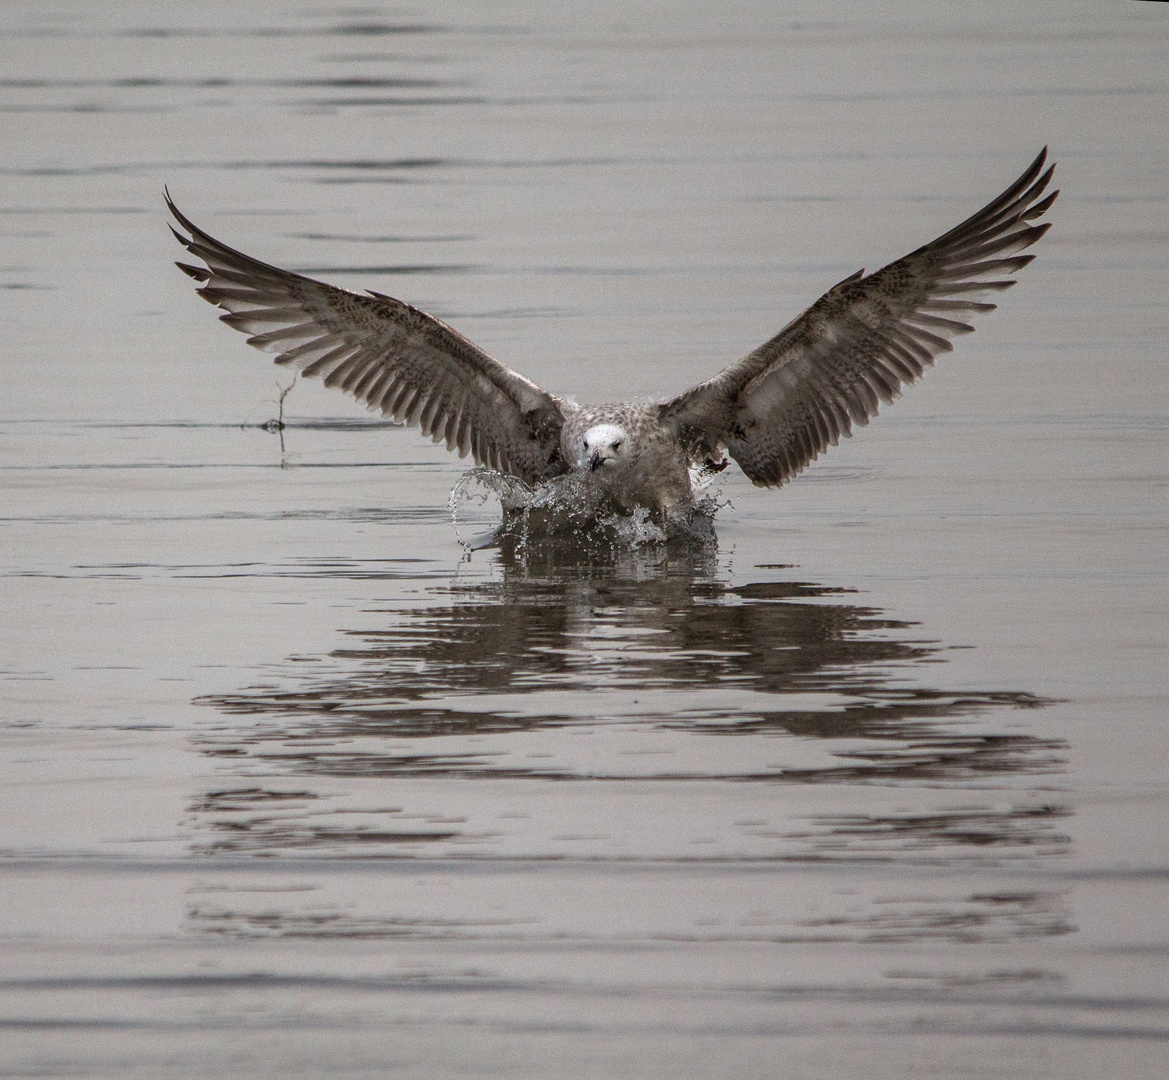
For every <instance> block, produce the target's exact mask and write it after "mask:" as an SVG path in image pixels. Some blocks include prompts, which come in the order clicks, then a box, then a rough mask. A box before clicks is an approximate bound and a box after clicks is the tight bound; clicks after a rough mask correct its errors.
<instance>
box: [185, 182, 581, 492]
mask: <svg viewBox="0 0 1169 1080" xmlns="http://www.w3.org/2000/svg"><path fill="white" fill-rule="evenodd" d="M166 204H167V206H168V207H169V208H170V212H171V213H172V214H173V215H174V217H175V220H176V221H177V222H178V224H179V225H180V226H181V227H182V228H183V229H184V230H185V231H186V232H187V233H188V234H189V235H188V236H184V235H183V234H182V233H180V232H178V231H176V230H175V229H173V228H172V230H171V231H172V232H173V233H174V234H175V237H176V238H177V239H178V241H179V243H181V244H182V245H183V247H185V248H186V249H187V250H188V251H189V252H190V253H191V254H192V255H194V256H195V257H196V258H197V259H200V260H202V262H204V263H206V269H204V268H203V267H200V266H188V265H186V264H184V263H178V264H177V265H178V267H179V269H180V270H182V271H184V273H187V274H189V275H190V276H191V277H193V278H194V279H195V280H196V281H200V282H205V283H206V284H204V285H203V287H202V288H201V289H199V290H198V292H199V295H200V296H202V297H203V299H204V300H206V301H208V302H209V303H212V304H216V305H218V306H219V307H221V308H224V309H225V310H226V311H227V312H228V314H226V315H221V316H220V319H221V320H222V321H223V322H225V323H227V325H228V326H231V327H233V328H234V329H236V330H242V331H243V332H244V333H246V334H250V335H251V336H250V337H249V338H248V344H249V345H254V346H255V347H256V348H257V349H264V350H266V351H269V352H276V353H278V354H279V355H277V357H276V363H278V364H284V365H287V366H289V367H294V368H296V369H297V370H299V371H300V372H301V374H303V375H306V376H314V377H317V378H322V379H324V381H325V385H326V386H336V387H338V388H339V389H341V390H344V391H346V392H347V393H349V394H352V395H353V396H354V397H355V398H357V399H358V400H359V401H362V402H364V403H365V404H366V405H367V406H368V407H369V408H371V409H378V410H380V411H381V413H382V415H383V416H392V417H393V418H394V419H395V420H399V421H401V422H403V423H405V424H406V425H407V426H413V425H414V424H417V425H418V426H419V427H421V428H422V432H423V434H424V435H430V436H431V437H432V438H433V439H434V441H435V442H440V441H443V440H445V441H446V444H447V448H448V449H450V450H455V449H457V450H458V452H459V456H460V457H464V456H466V455H467V454H468V453H470V454H472V455H473V456H474V458H475V460H476V461H477V462H478V463H479V464H481V465H487V466H488V467H490V468H493V469H498V470H499V471H500V472H506V473H510V474H512V475H513V476H518V477H519V478H520V479H521V480H523V481H525V482H526V483H529V484H534V483H538V482H539V481H541V480H544V479H547V478H548V477H551V476H557V475H559V474H560V473H562V472H565V471H566V470H567V468H568V466H567V464H566V463H565V461H564V459H563V456H562V454H561V450H560V429H561V427H562V426H563V424H564V405H563V403H562V402H561V400H560V399H559V398H557V397H554V396H553V395H552V394H549V393H548V392H547V391H546V390H542V389H541V388H540V387H539V386H537V385H536V384H535V383H533V382H531V381H529V380H528V379H525V378H524V377H523V376H522V375H520V374H519V373H518V372H515V371H512V370H511V368H509V367H506V366H505V365H503V364H501V363H500V362H499V361H498V360H494V359H492V357H490V356H488V355H487V353H485V352H483V350H482V349H479V348H478V347H477V346H475V345H473V344H472V343H471V342H470V341H468V340H467V339H466V338H465V337H463V336H462V335H461V334H459V333H457V332H456V331H454V330H452V329H451V328H450V327H449V326H447V325H446V324H445V323H442V322H440V321H439V320H438V319H435V318H433V317H431V316H430V315H427V314H426V313H425V312H423V311H419V310H418V309H417V308H414V307H411V306H410V305H409V304H405V303H403V302H402V301H401V300H395V299H393V298H392V297H389V296H382V295H381V294H380V293H373V292H371V293H370V294H369V295H368V296H365V295H362V294H361V293H355V292H350V291H349V290H347V289H339V288H336V287H335V286H333V285H326V284H325V283H324V282H321V281H314V280H313V279H312V278H307V277H302V276H301V275H300V274H293V273H290V272H289V271H287V270H280V269H278V268H277V267H275V266H269V265H267V264H266V263H262V262H259V261H258V260H256V259H252V258H249V257H248V256H247V255H244V254H241V253H240V252H238V251H235V250H233V249H232V248H229V247H228V246H227V245H226V244H221V243H220V242H219V241H218V240H216V239H215V238H214V237H212V236H209V235H208V234H207V233H205V232H203V230H202V229H200V228H198V227H196V226H195V225H193V224H192V223H191V222H190V221H188V220H187V218H185V217H184V216H183V215H182V214H181V213H180V212H179V210H178V209H177V207H176V206H175V204H174V203H173V202H172V201H171V198H170V194H169V193H167V195H166Z"/></svg>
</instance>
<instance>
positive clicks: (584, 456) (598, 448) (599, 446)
mask: <svg viewBox="0 0 1169 1080" xmlns="http://www.w3.org/2000/svg"><path fill="white" fill-rule="evenodd" d="M628 457H629V433H628V432H627V431H626V430H625V429H624V428H623V427H618V426H617V425H616V424H597V425H596V427H591V428H589V429H588V431H586V432H585V433H584V437H583V438H582V439H581V446H580V459H579V464H580V467H581V468H582V469H588V471H589V472H595V471H596V470H597V469H599V468H601V466H603V465H608V466H613V465H619V464H620V463H621V462H623V461H624V460H625V459H626V458H628Z"/></svg>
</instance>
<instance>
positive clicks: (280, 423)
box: [260, 372, 300, 469]
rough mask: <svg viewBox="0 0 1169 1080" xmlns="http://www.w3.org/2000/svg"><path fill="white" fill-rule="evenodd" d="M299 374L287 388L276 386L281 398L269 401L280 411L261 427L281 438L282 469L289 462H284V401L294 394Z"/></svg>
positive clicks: (296, 373)
mask: <svg viewBox="0 0 1169 1080" xmlns="http://www.w3.org/2000/svg"><path fill="white" fill-rule="evenodd" d="M299 374H300V373H299V372H293V375H292V382H290V383H289V384H288V385H287V386H281V385H280V384H279V383H277V384H276V389H277V390H278V391H280V397H278V398H269V399H268V400H269V401H271V402H272V404H273V405H275V406H276V408H277V410H278V411H277V413H276V419H275V420H265V421H264V423H262V424H261V425H260V427H261V428H263V429H264V431H275V432H276V433H277V434H278V435H279V436H280V467H281V468H282V469H283V468H284V467H285V465H287V462H286V461H285V460H284V428H285V427H286V426H287V425H286V424H285V423H284V399H285V398H286V397H288V395H289V394H290V393H291V392H292V388H293V387H294V386H295V385H296V380H297V377H298V376H299Z"/></svg>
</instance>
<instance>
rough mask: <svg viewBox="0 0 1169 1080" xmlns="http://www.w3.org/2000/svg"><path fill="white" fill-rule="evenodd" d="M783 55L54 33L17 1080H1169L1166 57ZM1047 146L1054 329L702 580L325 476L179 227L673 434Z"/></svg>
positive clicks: (873, 447)
mask: <svg viewBox="0 0 1169 1080" xmlns="http://www.w3.org/2000/svg"><path fill="white" fill-rule="evenodd" d="M778 7H779V5H774V4H771V3H763V2H760V3H754V4H752V3H726V2H720V3H717V4H715V3H708V4H694V5H688V6H687V11H686V12H685V13H682V12H680V10H675V9H674V7H672V6H671V5H663V4H652V3H629V2H622V3H620V4H592V5H588V6H587V10H583V9H582V8H581V6H580V5H568V4H547V5H541V6H540V7H539V9H538V10H535V6H534V5H526V4H505V3H500V4H477V3H456V2H450V3H425V2H424V3H419V4H415V5H410V6H402V7H397V6H380V5H366V6H359V7H358V6H343V5H331V4H327V3H321V4H315V5H310V6H307V7H295V6H291V7H290V6H288V5H281V4H249V5H238V4H226V3H220V2H210V3H208V2H200V3H198V4H194V3H166V4H162V3H159V4H154V5H151V4H136V5H122V4H115V3H108V4H81V3H75V2H64V0H63V2H61V3H53V4H45V3H41V2H38V3H32V2H31V0H30V2H13V3H8V4H6V5H4V7H3V9H2V10H0V57H2V63H0V71H2V73H3V74H2V77H0V151H2V153H0V162H2V165H0V173H2V174H3V185H2V189H0V235H2V237H3V241H2V243H3V246H2V248H0V251H2V254H0V311H2V312H3V327H4V334H3V343H2V346H0V365H2V367H0V372H2V377H3V386H4V391H3V396H2V404H0V543H2V546H0V574H2V575H3V584H2V589H3V593H2V595H3V610H4V612H5V618H4V620H3V630H2V646H0V686H2V694H0V1073H2V1074H3V1075H5V1076H40V1077H44V1076H70V1077H74V1076H85V1077H106V1076H119V1077H151V1078H157V1077H203V1076H247V1077H267V1076H272V1077H288V1076H304V1077H322V1076H334V1075H337V1076H352V1077H361V1076H369V1077H375V1076H376V1077H382V1076H386V1075H403V1076H418V1077H436V1078H439V1077H458V1076H468V1077H470V1076H476V1077H479V1076H484V1077H597V1078H606V1080H608V1078H615V1077H623V1078H624V1077H688V1078H689V1077H697V1076H718V1077H733V1078H740V1077H742V1078H748V1077H750V1078H756V1077H759V1076H779V1075H782V1076H785V1077H808V1078H813V1077H815V1078H819V1077H824V1078H829V1077H830V1078H850V1077H857V1078H861V1077H864V1078H866V1080H871V1078H880V1077H898V1078H901V1077H952V1076H964V1077H975V1078H991V1077H1002V1078H1015V1077H1020V1076H1034V1077H1084V1078H1089V1077H1091V1078H1093V1080H1096V1078H1098V1077H1100V1076H1102V1075H1103V1076H1108V1077H1112V1078H1116V1080H1121V1078H1130V1077H1131V1078H1138V1077H1142V1078H1143V1077H1149V1076H1153V1075H1159V1074H1160V1070H1163V1068H1164V1061H1165V1059H1166V1055H1169V768H1167V763H1169V716H1167V706H1169V589H1167V587H1166V565H1167V554H1169V370H1167V368H1166V346H1165V342H1166V338H1167V336H1169V313H1167V312H1169V308H1167V306H1166V291H1165V280H1166V275H1167V272H1169V124H1167V123H1166V120H1165V118H1166V116H1169V67H1167V66H1166V64H1165V59H1164V58H1165V56H1166V54H1167V51H1169V11H1166V9H1165V5H1157V4H1128V5H1115V6H1113V7H1110V8H1098V7H1096V6H1092V5H1086V4H1080V5H1076V4H1071V5H1069V4H1046V5H1045V4H1028V5H1016V4H1005V3H1003V4H973V5H972V4H968V3H964V4H961V5H958V4H954V5H949V4H933V5H928V6H927V5H921V4H904V5H885V6H880V7H874V8H870V9H867V10H866V11H864V12H856V13H850V12H849V11H843V12H841V11H837V10H836V9H835V8H833V9H831V10H829V9H826V8H824V7H823V6H822V5H820V6H814V5H784V6H783V8H782V11H777V8H778ZM1045 143H1046V144H1050V146H1051V152H1052V156H1053V158H1054V160H1056V161H1057V162H1058V169H1057V174H1056V183H1057V184H1058V186H1060V187H1061V188H1062V189H1063V193H1062V195H1061V197H1060V199H1059V200H1058V202H1057V203H1056V205H1055V207H1054V208H1053V210H1052V212H1051V219H1052V220H1053V221H1054V222H1055V225H1054V227H1053V229H1052V230H1051V232H1050V234H1049V235H1048V236H1047V237H1046V238H1045V239H1044V240H1043V241H1042V242H1041V243H1040V244H1039V245H1038V247H1037V248H1036V249H1035V250H1036V253H1037V255H1038V258H1037V259H1036V261H1035V263H1034V264H1033V265H1032V266H1030V267H1029V268H1028V269H1026V270H1025V271H1023V272H1022V273H1021V274H1020V275H1019V284H1018V286H1017V288H1015V289H1013V290H1011V291H1010V292H1009V293H1007V294H1004V295H1003V297H1002V299H1001V306H1000V310H999V311H997V312H995V313H993V314H990V315H987V316H985V317H983V318H981V319H980V320H979V322H978V332H977V333H976V334H975V335H974V336H973V337H971V338H966V339H963V340H962V341H961V342H960V343H959V344H958V347H957V349H956V350H955V352H954V353H953V354H952V355H949V356H944V357H942V358H941V360H940V361H939V363H938V366H937V370H935V371H931V372H929V373H928V374H927V376H926V378H925V379H924V380H923V381H922V383H921V385H919V386H916V387H914V388H912V389H911V390H910V391H908V392H907V394H906V396H905V398H904V399H903V400H901V401H900V402H898V403H897V404H896V405H895V406H894V407H892V408H887V409H883V410H882V416H881V417H879V418H878V419H877V420H876V422H875V423H874V424H872V425H871V426H870V427H868V428H865V429H862V430H860V431H859V432H858V433H857V435H856V437H855V438H853V439H852V440H849V441H847V442H845V443H844V445H842V446H840V447H838V448H835V449H833V450H831V451H830V452H829V453H828V454H827V455H826V456H825V457H824V458H823V459H822V460H821V461H819V462H817V463H816V464H814V465H813V466H812V467H811V468H809V469H808V471H807V472H806V473H805V474H804V475H802V476H801V477H799V478H798V479H797V480H796V481H795V482H794V483H792V484H790V485H789V486H787V487H785V488H784V489H782V490H780V491H778V492H775V491H761V490H756V489H754V488H752V487H751V485H750V483H749V482H748V481H747V480H746V479H745V478H744V477H743V476H742V474H740V473H739V472H738V471H737V470H736V469H731V470H728V471H727V472H725V473H723V474H721V475H720V477H719V478H718V487H717V489H716V490H717V494H718V497H719V499H720V500H721V501H722V502H723V504H724V505H723V506H722V507H721V508H720V510H719V511H718V513H717V515H716V518H715V522H714V529H715V536H713V537H712V538H710V539H709V540H708V541H706V542H696V543H690V544H681V543H674V544H670V545H660V544H652V543H650V544H641V545H632V544H625V545H616V546H611V547H610V546H604V545H602V546H595V545H589V544H585V543H574V542H570V541H563V542H552V541H537V540H535V539H533V540H532V541H531V542H528V543H515V542H509V543H500V544H497V545H495V546H491V547H487V548H482V549H479V550H470V549H469V548H468V547H467V546H465V544H464V543H463V541H466V540H468V539H469V538H471V537H481V536H482V535H483V534H485V533H490V531H491V529H492V528H493V527H494V525H495V524H496V523H497V521H498V510H497V508H496V507H494V506H493V505H492V504H491V503H490V501H488V502H487V503H483V504H480V503H478V502H475V501H473V500H472V501H464V502H462V503H460V504H459V505H458V507H457V513H456V518H457V520H452V512H451V510H450V508H449V506H448V500H449V499H450V496H451V492H452V490H453V489H454V488H455V486H456V484H458V483H459V481H460V478H461V477H462V476H463V473H464V471H465V468H466V462H460V461H458V460H457V459H455V458H453V457H452V456H450V455H448V454H446V453H445V451H443V450H441V449H438V448H435V447H433V446H431V445H430V444H429V442H427V441H425V440H422V439H420V438H419V437H418V435H417V433H416V432H412V431H404V430H402V429H400V428H398V427H395V426H393V425H389V424H385V423H382V422H379V421H377V420H376V419H369V418H368V416H367V414H365V413H364V412H363V411H362V410H361V409H360V407H358V406H356V405H355V404H353V403H352V402H351V401H350V400H348V399H347V398H345V397H343V396H341V395H338V394H335V393H332V392H329V391H327V390H325V389H323V388H322V387H320V386H317V385H314V384H311V383H304V384H298V385H296V386H295V387H293V388H292V390H291V391H290V392H289V393H288V395H287V397H286V399H285V401H284V409H285V416H286V419H287V420H288V421H289V423H288V427H287V428H286V430H285V431H284V432H283V445H281V440H280V437H279V436H278V435H277V434H275V433H274V432H272V431H270V430H266V429H265V428H264V427H263V425H264V424H265V422H267V421H269V420H272V419H274V418H275V417H276V415H277V404H276V398H277V397H278V394H279V392H280V387H282V386H287V384H288V375H287V373H286V372H284V371H283V370H281V369H277V368H274V367H273V366H272V365H271V364H270V362H269V359H268V358H267V357H265V356H264V355H262V354H260V353H256V352H254V351H253V350H250V349H248V348H247V347H246V346H245V344H244V341H243V338H242V337H241V336H240V335H239V334H236V333H233V332H231V331H229V330H228V329H226V328H225V327H222V326H220V325H218V324H217V323H216V321H215V318H214V312H213V311H212V309H210V308H208V307H207V305H205V304H204V303H203V302H202V301H201V300H199V299H198V298H197V297H196V296H195V295H194V293H193V289H192V288H191V284H192V283H191V282H190V281H189V280H188V279H187V278H185V277H184V276H183V275H182V274H180V273H179V272H178V271H177V270H175V269H174V267H173V266H172V265H171V263H172V261H173V260H174V259H175V258H177V257H180V256H181V255H182V252H181V250H180V249H179V248H178V246H177V245H176V244H175V243H174V241H173V238H172V237H171V236H170V234H169V232H168V231H167V229H166V224H165V220H164V208H163V204H162V187H163V185H164V184H166V185H168V186H169V190H170V191H171V193H172V195H173V196H174V198H175V200H176V202H177V203H178V205H179V206H180V207H181V208H182V209H183V210H184V212H186V213H187V214H188V215H190V216H191V217H192V218H193V220H194V221H195V222H197V223H198V224H200V225H202V226H203V227H205V228H207V229H208V230H209V231H211V232H212V233H213V234H215V235H216V236H219V237H220V238H222V239H223V240H224V241H225V242H227V243H230V244H232V245H234V246H238V247H239V248H241V249H243V250H245V251H247V252H249V253H251V254H254V255H256V256H258V257H260V258H263V259H267V260H269V261H272V262H275V263H277V264H279V265H282V266H286V267H289V268H291V269H295V270H299V271H301V272H308V273H312V274H314V275H316V276H320V277H324V278H326V279H328V280H331V281H334V282H336V283H338V284H342V285H346V286H349V287H352V288H358V289H363V288H366V287H369V288H374V289H378V290H380V291H383V292H388V293H392V294H393V295H395V296H399V297H401V298H403V299H406V300H409V301H410V302H412V303H414V304H416V305H418V306H420V307H423V308H425V309H426V310H429V311H431V312H433V313H435V314H437V315H439V316H441V317H442V318H444V319H446V320H447V321H449V322H451V323H453V324H454V325H455V326H456V327H457V328H458V329H459V330H461V331H463V332H464V333H466V334H467V335H468V336H469V337H470V338H471V339H472V340H474V341H476V342H478V343H479V344H481V345H482V346H483V347H485V348H486V349H488V350H489V351H490V352H492V353H493V354H494V355H496V356H498V357H499V358H500V359H502V360H504V361H505V362H507V363H509V364H511V365H513V366H515V367H516V368H518V369H519V370H521V371H522V372H524V373H525V374H526V375H528V376H529V377H531V378H533V379H534V380H536V381H537V382H539V383H540V384H542V385H544V386H547V387H548V388H549V389H551V390H553V391H554V392H557V393H563V394H569V395H574V396H576V397H578V398H579V399H581V400H588V401H604V400H624V399H628V398H631V397H638V396H641V397H649V396H655V395H661V396H665V395H672V394H674V393H677V392H678V391H680V390H682V389H684V388H685V387H687V386H689V385H691V384H693V383H695V382H697V381H700V380H702V379H704V378H706V377H708V376H710V375H711V374H713V373H714V372H715V371H717V370H718V369H719V368H721V367H722V366H724V365H725V364H727V363H729V362H731V361H732V360H734V359H736V358H737V357H738V356H740V355H742V354H744V353H745V352H747V351H749V350H750V349H752V348H754V347H755V346H756V345H757V344H759V343H760V342H761V341H763V340H765V339H766V338H767V337H769V336H770V335H771V334H773V333H774V332H775V331H776V330H777V329H778V328H779V327H780V326H782V325H784V324H785V323H786V322H787V321H789V320H790V319H791V318H792V317H793V316H794V315H796V314H797V313H798V312H799V311H801V310H802V309H803V308H804V307H806V306H807V305H808V304H809V303H811V302H812V301H813V300H814V299H815V298H816V297H817V296H819V295H820V294H821V293H822V292H823V291H824V290H825V289H826V288H827V287H828V286H830V285H832V284H833V283H834V282H836V281H838V280H840V279H841V278H843V277H844V276H846V275H847V274H849V273H851V272H853V271H855V270H857V269H859V268H860V267H861V266H865V267H867V268H868V269H869V270H874V269H876V268H877V267H879V266H880V265H882V264H883V263H885V262H887V261H890V260H891V259H893V258H896V257H898V256H900V255H902V254H904V253H905V252H907V251H909V250H911V249H912V248H914V247H917V246H918V245H919V244H921V243H924V242H926V241H928V240H929V239H931V238H933V237H934V236H936V235H938V234H939V233H941V232H943V231H945V230H946V229H948V228H950V227H951V226H952V225H954V224H956V223H957V222H958V221H960V220H962V219H963V218H965V217H966V216H967V215H968V214H970V213H971V212H973V211H974V210H975V209H977V208H978V207H980V206H982V205H983V204H984V203H985V202H987V201H988V200H989V199H990V198H991V197H993V196H994V195H995V194H997V193H998V192H999V191H1000V190H1002V189H1003V188H1004V187H1006V185H1007V184H1008V183H1010V182H1011V181H1012V180H1013V179H1014V177H1015V176H1017V175H1018V174H1019V173H1020V172H1021V171H1022V170H1023V168H1024V167H1025V166H1026V165H1027V163H1028V162H1029V161H1030V160H1031V159H1032V158H1033V157H1034V155H1035V153H1036V152H1037V151H1038V149H1039V148H1040V147H1041V146H1042V145H1044V144H1045ZM1158 1061H1160V1062H1161V1063H1162V1064H1161V1065H1160V1066H1158V1065H1157V1064H1156V1063H1157V1062H1158Z"/></svg>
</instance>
